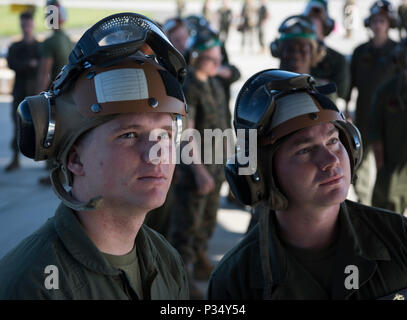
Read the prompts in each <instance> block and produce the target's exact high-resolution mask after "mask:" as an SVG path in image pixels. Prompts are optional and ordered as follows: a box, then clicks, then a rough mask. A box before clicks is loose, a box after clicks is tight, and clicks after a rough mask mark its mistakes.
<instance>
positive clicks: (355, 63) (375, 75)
mask: <svg viewBox="0 0 407 320" xmlns="http://www.w3.org/2000/svg"><path fill="white" fill-rule="evenodd" d="M396 45H397V43H396V42H394V41H393V40H391V39H389V40H388V41H387V43H386V44H385V45H384V46H382V47H380V48H375V47H373V44H372V42H371V41H369V42H367V43H364V44H362V45H360V46H359V47H357V48H356V49H355V51H354V52H353V55H352V61H351V86H350V90H349V95H348V97H347V99H346V100H347V101H349V100H350V97H351V96H350V95H351V91H352V88H353V87H356V88H357V89H358V98H357V101H356V111H355V124H356V126H357V127H358V129H359V130H360V133H361V135H362V140H363V149H364V150H365V152H364V155H363V162H362V164H361V167H360V169H359V171H358V176H359V179H358V180H357V181H356V184H355V191H356V194H357V195H358V197H359V200H360V201H361V202H362V203H364V204H368V205H369V204H370V203H371V193H372V187H373V184H374V181H372V173H371V172H370V171H371V170H370V168H369V167H370V163H369V159H370V158H369V157H371V156H372V153H371V150H370V146H371V144H370V141H369V136H368V128H369V114H370V111H371V103H372V97H373V95H374V93H375V91H376V90H377V88H378V87H379V86H380V84H382V83H384V82H386V81H387V80H389V79H390V78H391V77H392V76H393V75H394V74H395V72H396V64H395V63H394V62H393V61H392V51H393V50H394V48H395V47H396Z"/></svg>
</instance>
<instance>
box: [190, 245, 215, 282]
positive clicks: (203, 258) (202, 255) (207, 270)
mask: <svg viewBox="0 0 407 320" xmlns="http://www.w3.org/2000/svg"><path fill="white" fill-rule="evenodd" d="M196 258H197V259H196V262H195V264H194V278H195V279H196V280H200V281H208V280H209V276H210V275H211V273H212V271H213V269H214V267H215V266H214V265H213V264H212V263H211V262H210V261H209V259H208V256H207V255H206V251H199V252H198V253H197V255H196Z"/></svg>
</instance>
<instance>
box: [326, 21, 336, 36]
mask: <svg viewBox="0 0 407 320" xmlns="http://www.w3.org/2000/svg"><path fill="white" fill-rule="evenodd" d="M334 28H335V20H334V19H332V18H329V17H328V18H327V19H326V20H325V22H324V35H325V36H327V35H329V34H330V33H331V32H332V31H333V30H334Z"/></svg>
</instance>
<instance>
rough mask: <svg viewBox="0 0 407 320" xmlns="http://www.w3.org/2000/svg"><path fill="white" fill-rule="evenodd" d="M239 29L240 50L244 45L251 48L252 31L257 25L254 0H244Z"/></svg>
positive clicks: (252, 41) (252, 40)
mask: <svg viewBox="0 0 407 320" xmlns="http://www.w3.org/2000/svg"><path fill="white" fill-rule="evenodd" d="M240 19H241V22H240V25H239V31H241V32H242V51H243V50H244V48H245V45H246V44H248V45H249V48H251V50H253V45H254V32H255V29H256V26H257V5H256V3H255V2H254V0H245V1H244V3H243V6H242V12H241V17H240Z"/></svg>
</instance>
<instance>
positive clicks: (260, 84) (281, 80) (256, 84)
mask: <svg viewBox="0 0 407 320" xmlns="http://www.w3.org/2000/svg"><path fill="white" fill-rule="evenodd" d="M290 76H291V77H290ZM270 79H272V80H270ZM314 84H315V81H314V79H313V78H312V77H311V76H309V75H301V76H298V74H297V73H292V72H289V71H283V70H278V69H269V70H265V71H261V72H259V73H257V74H255V75H253V76H252V77H251V78H250V79H249V80H247V82H246V83H245V85H244V86H243V88H242V90H241V94H240V95H239V97H238V98H237V100H236V106H235V120H234V123H235V128H236V129H258V130H259V131H258V135H262V134H264V133H265V132H264V130H266V126H265V124H267V123H268V122H269V120H270V118H271V117H272V115H273V113H274V109H275V103H274V102H275V99H276V98H277V97H279V96H281V94H282V93H288V92H290V91H293V90H301V89H302V90H305V89H309V90H311V89H312V88H313V86H314Z"/></svg>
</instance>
